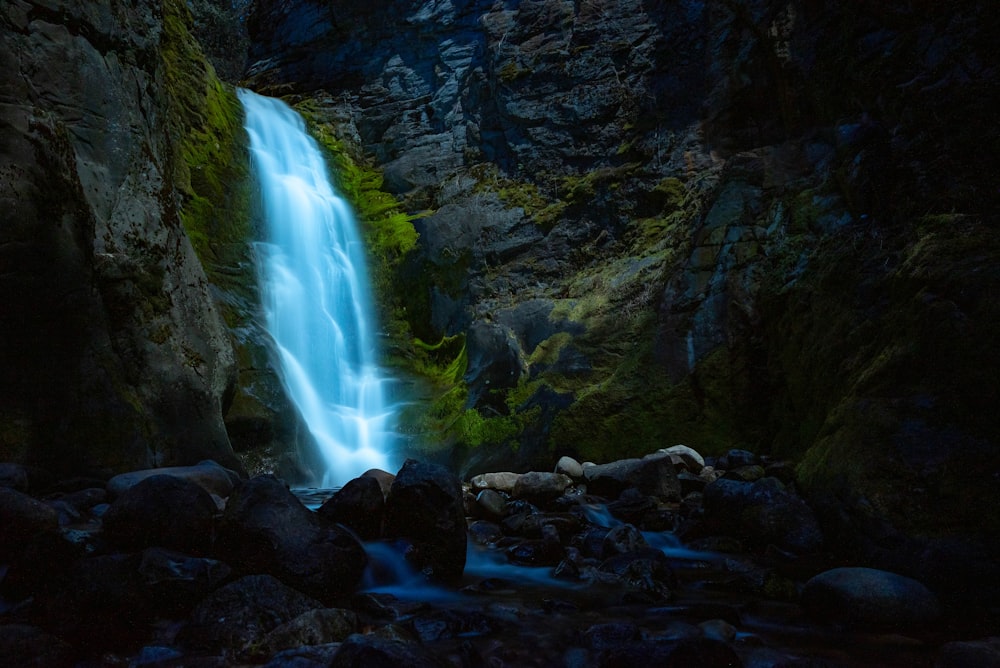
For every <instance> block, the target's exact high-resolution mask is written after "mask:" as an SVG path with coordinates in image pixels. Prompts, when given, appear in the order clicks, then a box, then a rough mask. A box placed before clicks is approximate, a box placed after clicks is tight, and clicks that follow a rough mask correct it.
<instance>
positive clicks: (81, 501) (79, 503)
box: [59, 487, 108, 513]
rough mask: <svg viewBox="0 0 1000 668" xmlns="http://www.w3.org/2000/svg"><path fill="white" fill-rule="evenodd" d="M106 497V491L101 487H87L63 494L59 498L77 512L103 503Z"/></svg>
mask: <svg viewBox="0 0 1000 668" xmlns="http://www.w3.org/2000/svg"><path fill="white" fill-rule="evenodd" d="M107 498H108V493H107V491H106V490H105V489H104V488H103V487H88V488H86V489H81V490H78V491H75V492H70V493H68V494H64V495H62V496H61V497H59V500H60V501H63V502H64V503H67V504H69V505H70V506H72V507H73V508H75V509H76V511H77V512H79V513H86V512H88V511H89V510H90V509H91V508H93V507H94V506H96V505H98V504H101V503H104V502H105V501H106V500H107Z"/></svg>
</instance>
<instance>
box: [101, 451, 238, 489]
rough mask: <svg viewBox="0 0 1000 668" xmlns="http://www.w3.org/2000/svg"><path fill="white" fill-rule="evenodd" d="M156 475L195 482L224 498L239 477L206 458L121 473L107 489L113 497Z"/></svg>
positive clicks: (110, 481)
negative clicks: (187, 463) (184, 463)
mask: <svg viewBox="0 0 1000 668" xmlns="http://www.w3.org/2000/svg"><path fill="white" fill-rule="evenodd" d="M154 475H168V476H172V477H174V478H181V479H183V480H188V481H190V482H193V483H195V484H197V485H199V486H200V487H202V488H204V490H205V491H206V492H208V493H209V494H217V495H218V496H221V497H223V498H225V497H227V496H229V494H230V493H231V492H232V491H233V486H234V483H235V482H238V481H239V477H238V476H237V475H236V474H235V473H233V472H232V471H228V470H227V469H225V468H224V467H222V466H220V465H219V464H217V463H216V462H214V461H211V460H206V461H203V462H199V463H197V464H195V465H193V466H164V467H162V468H156V469H143V470H141V471H129V472H128V473H120V474H118V475H116V476H114V477H113V478H111V479H110V480H108V484H107V487H106V488H107V490H108V494H110V495H111V496H112V498H114V497H117V496H119V495H121V494H122V493H123V492H125V490H127V489H129V488H130V487H134V486H135V485H137V484H138V483H139V482H141V481H143V480H145V479H146V478H149V477H151V476H154Z"/></svg>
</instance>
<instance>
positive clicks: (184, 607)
mask: <svg viewBox="0 0 1000 668" xmlns="http://www.w3.org/2000/svg"><path fill="white" fill-rule="evenodd" d="M138 573H139V582H140V583H141V585H142V587H143V589H144V591H145V592H147V594H148V597H149V599H150V600H151V601H153V602H155V605H156V611H157V613H158V614H161V615H164V616H166V615H170V614H175V615H181V614H187V612H188V611H190V609H191V608H192V607H193V606H194V605H195V603H197V602H198V601H200V600H201V599H202V597H204V595H205V592H208V591H213V590H215V589H217V588H218V587H219V586H220V585H221V584H222V583H224V582H225V581H226V580H228V579H229V577H230V575H231V574H232V569H231V568H230V567H229V566H228V565H227V564H224V563H223V562H221V561H218V560H216V559H208V558H204V557H192V556H190V555H187V554H183V553H181V552H174V551H172V550H165V549H163V548H159V547H152V548H149V549H147V550H144V551H143V552H142V556H141V559H140V561H139V565H138Z"/></svg>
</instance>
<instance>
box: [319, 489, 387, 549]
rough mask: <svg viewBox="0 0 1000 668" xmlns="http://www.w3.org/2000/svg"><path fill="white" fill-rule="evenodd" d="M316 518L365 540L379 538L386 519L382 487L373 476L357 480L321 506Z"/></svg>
mask: <svg viewBox="0 0 1000 668" xmlns="http://www.w3.org/2000/svg"><path fill="white" fill-rule="evenodd" d="M317 514H318V515H319V516H320V518H321V519H323V520H326V521H329V522H332V523H335V524H343V525H344V526H346V527H347V528H349V529H350V530H351V531H353V532H354V533H355V534H356V535H357V536H358V538H360V539H362V540H372V539H375V538H378V537H379V536H380V535H381V533H382V519H383V517H384V515H385V497H384V496H383V495H382V487H381V485H380V484H379V482H378V480H376V479H375V478H374V477H371V476H361V477H360V478H354V479H353V480H351V481H350V482H348V483H347V484H346V485H344V486H343V487H342V488H341V489H340V490H338V491H337V493H336V494H334V495H333V496H332V497H330V498H329V499H328V500H327V501H326V503H324V504H323V505H322V506H320V508H319V510H318V511H317Z"/></svg>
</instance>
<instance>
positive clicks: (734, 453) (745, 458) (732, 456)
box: [719, 450, 757, 470]
mask: <svg viewBox="0 0 1000 668" xmlns="http://www.w3.org/2000/svg"><path fill="white" fill-rule="evenodd" d="M756 463H757V455H755V454H754V453H752V452H750V451H749V450H730V451H729V452H727V453H726V454H724V455H723V456H722V457H721V458H720V460H719V468H722V469H726V470H729V469H738V468H740V467H741V466H753V465H754V464H756Z"/></svg>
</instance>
